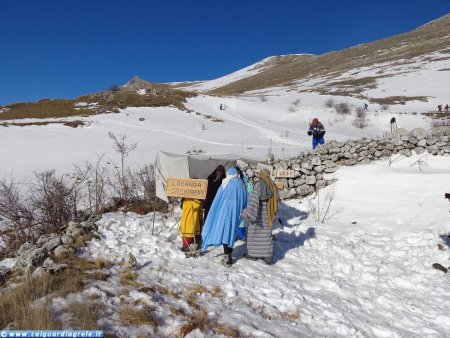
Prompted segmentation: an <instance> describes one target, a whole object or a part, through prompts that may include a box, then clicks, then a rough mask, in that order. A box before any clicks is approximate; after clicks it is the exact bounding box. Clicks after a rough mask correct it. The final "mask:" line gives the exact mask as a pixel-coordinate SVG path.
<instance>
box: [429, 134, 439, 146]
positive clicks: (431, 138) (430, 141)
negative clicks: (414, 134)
mask: <svg viewBox="0 0 450 338" xmlns="http://www.w3.org/2000/svg"><path fill="white" fill-rule="evenodd" d="M438 141H439V139H438V138H437V137H436V136H430V137H428V138H427V145H429V146H432V145H433V144H436V143H437V142H438Z"/></svg>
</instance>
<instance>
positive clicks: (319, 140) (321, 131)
mask: <svg viewBox="0 0 450 338" xmlns="http://www.w3.org/2000/svg"><path fill="white" fill-rule="evenodd" d="M308 135H309V136H312V147H313V149H316V147H317V145H318V144H324V143H325V140H324V139H323V136H324V135H325V127H324V126H323V124H322V123H321V122H319V120H318V119H317V118H314V119H313V120H312V123H311V124H310V125H309V130H308Z"/></svg>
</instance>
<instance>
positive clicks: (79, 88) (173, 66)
mask: <svg viewBox="0 0 450 338" xmlns="http://www.w3.org/2000/svg"><path fill="white" fill-rule="evenodd" d="M449 12H450V1H449V0H371V1H364V0H339V1H338V0H333V1H332V0H321V1H313V0H311V1H302V0H297V1H294V0H278V1H275V0H274V1H269V0H223V1H215V0H179V1H174V0H147V1H144V0H128V1H125V0H118V1H113V0H111V1H104V0H91V1H84V0H77V1H74V0H58V1H56V0H0V105H2V104H8V103H12V102H18V101H31V100H38V99H41V98H49V97H51V98H74V97H76V96H79V95H82V94H85V93H89V92H97V91H100V90H104V89H107V88H109V87H111V86H112V85H121V84H123V83H125V82H126V81H127V80H128V79H130V78H131V77H132V76H134V75H140V76H141V77H142V78H144V79H146V80H149V81H153V82H171V81H187V80H189V81H192V80H203V79H214V78H217V77H220V76H223V75H226V74H228V73H231V72H233V71H235V70H238V69H240V68H243V67H246V66H248V65H250V64H252V63H254V62H257V61H259V60H261V59H263V58H265V57H268V56H272V55H280V54H293V53H313V54H321V53H325V52H328V51H331V50H339V49H343V48H347V47H350V46H353V45H356V44H359V43H364V42H370V41H374V40H377V39H380V38H384V37H388V36H391V35H395V34H399V33H403V32H406V31H409V30H412V29H414V28H416V27H418V26H420V25H422V24H424V23H426V22H429V21H431V20H433V19H436V18H438V17H440V16H442V15H445V14H447V13H449Z"/></svg>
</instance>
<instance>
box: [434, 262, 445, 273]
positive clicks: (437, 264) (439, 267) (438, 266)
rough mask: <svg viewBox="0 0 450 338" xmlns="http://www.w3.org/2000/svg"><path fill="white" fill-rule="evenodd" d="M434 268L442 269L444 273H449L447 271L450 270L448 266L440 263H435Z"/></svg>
mask: <svg viewBox="0 0 450 338" xmlns="http://www.w3.org/2000/svg"><path fill="white" fill-rule="evenodd" d="M433 268H435V269H436V270H441V271H442V272H443V273H447V271H448V269H447V268H446V267H444V266H442V265H441V264H439V263H434V264H433Z"/></svg>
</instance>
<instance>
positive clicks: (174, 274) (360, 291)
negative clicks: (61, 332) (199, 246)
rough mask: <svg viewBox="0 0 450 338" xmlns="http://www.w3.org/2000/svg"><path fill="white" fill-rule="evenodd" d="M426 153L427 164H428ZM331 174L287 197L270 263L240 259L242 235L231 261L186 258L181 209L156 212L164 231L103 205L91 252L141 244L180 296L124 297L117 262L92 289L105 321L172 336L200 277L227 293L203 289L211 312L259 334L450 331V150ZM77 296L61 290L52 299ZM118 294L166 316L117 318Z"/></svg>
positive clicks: (145, 275) (155, 272)
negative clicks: (150, 321) (320, 184)
mask: <svg viewBox="0 0 450 338" xmlns="http://www.w3.org/2000/svg"><path fill="white" fill-rule="evenodd" d="M418 159H421V160H423V161H425V162H426V163H427V164H428V166H426V167H422V169H421V170H419V167H418V166H417V165H415V164H414V163H415V162H416V161H417V160H418ZM328 178H329V179H332V178H334V179H337V181H336V183H335V184H333V185H331V186H329V187H327V188H325V189H323V190H321V191H320V195H319V197H317V196H316V197H315V198H314V199H310V200H308V199H305V200H290V201H287V202H285V203H283V204H282V206H281V210H280V212H279V214H278V217H279V218H280V219H281V224H276V225H275V227H274V235H275V242H274V261H275V263H274V264H273V265H271V266H268V265H266V264H265V263H263V262H262V261H250V260H246V259H245V258H243V254H244V253H245V252H246V249H245V243H244V242H241V241H240V242H238V243H237V245H236V246H235V250H234V252H233V256H234V258H235V260H236V263H235V264H234V265H233V266H232V267H231V268H226V267H223V266H222V265H221V264H220V263H219V261H220V258H221V253H222V250H221V248H218V249H210V250H209V251H208V252H207V253H206V254H205V255H203V256H201V257H199V258H189V259H186V258H185V257H184V256H183V254H182V253H181V252H180V251H179V247H180V245H181V240H180V237H179V235H178V230H177V224H178V223H177V221H178V220H179V212H180V211H179V209H177V210H175V214H174V215H173V216H171V217H169V219H167V218H165V217H164V215H161V214H157V215H156V219H155V229H154V233H155V235H152V234H151V232H152V215H147V216H139V215H136V214H128V215H125V214H123V213H109V214H106V215H104V216H103V218H102V219H101V220H100V221H99V222H98V223H97V224H98V225H99V232H100V234H101V239H99V240H93V241H91V242H90V243H89V246H88V248H87V249H86V250H85V252H84V255H86V256H87V257H90V258H93V259H95V258H105V259H110V260H112V261H113V262H116V263H117V264H120V263H124V262H126V261H127V259H128V255H129V253H132V254H133V255H134V256H135V257H136V259H137V261H138V266H137V268H136V271H137V273H138V279H137V281H138V282H140V283H141V284H142V285H144V286H147V287H152V286H155V285H161V286H164V287H165V288H167V289H169V290H172V291H173V292H174V293H176V294H178V295H179V297H178V298H177V297H171V296H169V295H165V296H161V295H160V296H159V298H158V297H156V298H155V296H154V297H149V294H148V293H146V292H144V291H139V289H138V290H134V291H132V292H130V293H129V295H127V296H124V297H122V298H120V297H119V296H118V295H117V293H118V292H119V290H120V289H121V288H123V286H121V285H120V283H119V280H118V278H117V274H118V267H117V265H114V266H113V267H111V268H110V272H111V274H112V277H111V278H110V279H109V280H108V281H106V282H92V284H91V285H90V288H89V289H87V290H85V291H83V292H84V293H86V292H88V293H91V294H97V295H98V297H97V298H99V299H100V300H99V301H100V302H101V304H102V305H104V306H105V307H106V309H107V310H105V312H104V313H105V315H104V316H105V317H104V318H102V322H103V323H107V324H108V325H109V327H110V328H113V329H114V331H116V332H119V333H120V334H121V335H124V336H133V335H138V334H143V333H144V332H147V333H148V332H152V334H155V335H174V334H175V332H176V330H177V329H178V328H179V327H180V325H182V324H183V320H182V319H180V318H179V317H176V316H174V315H173V314H171V313H170V311H169V307H170V306H172V307H177V308H186V306H187V304H186V301H185V300H184V298H185V297H186V295H187V292H188V291H189V290H190V289H191V288H193V287H195V286H198V285H202V286H204V287H205V288H206V289H208V290H211V289H212V288H213V287H218V288H219V289H220V292H221V294H222V295H221V296H219V297H217V296H213V295H212V293H211V294H210V293H208V292H206V293H203V292H200V293H198V294H197V295H196V297H197V302H198V304H199V306H201V307H202V308H204V309H205V311H206V312H207V313H208V316H209V317H210V318H212V319H214V320H217V321H219V322H220V323H224V324H226V325H228V326H231V327H233V328H238V329H239V331H240V333H241V334H243V335H248V336H250V337H299V336H301V337H303V336H304V337H322V336H323V337H329V336H333V337H409V336H420V337H425V336H427V337H446V336H448V335H449V334H450V324H449V320H448V319H449V318H448V316H447V315H446V313H448V312H449V311H450V290H449V288H448V282H449V280H448V277H447V275H444V274H443V273H442V272H441V271H438V270H435V269H433V268H432V264H433V263H435V262H439V263H441V264H443V265H444V266H447V265H448V248H447V249H446V250H444V251H441V250H439V249H438V244H439V243H442V244H443V245H444V246H445V245H446V244H445V243H447V245H448V241H444V239H443V238H445V235H446V234H447V233H448V231H449V230H448V226H449V211H448V210H449V205H448V201H447V200H445V199H444V198H443V193H444V191H443V190H444V189H445V187H443V185H442V184H443V182H449V181H450V158H449V157H432V156H430V157H419V156H414V157H411V158H406V157H404V158H401V159H399V160H398V161H396V162H394V163H391V165H389V163H388V161H380V162H376V163H375V164H371V165H361V166H356V167H344V168H340V169H339V170H338V171H337V172H335V173H334V174H331V175H329V176H328ZM425 187H426V188H425ZM332 190H334V192H335V199H334V200H333V201H332V202H331V208H330V212H329V214H328V216H329V218H328V219H327V220H326V221H325V223H321V222H318V221H316V219H317V214H316V213H317V210H319V213H320V217H319V218H320V219H321V218H322V216H323V215H324V214H323V213H324V210H325V209H326V200H327V198H328V196H329V193H330V192H331V191H332ZM317 198H320V206H319V208H317V207H316V208H315V209H316V213H314V211H313V208H312V206H317ZM160 232H161V233H160ZM159 233H160V234H159ZM158 234H159V235H158ZM141 290H144V289H141ZM119 299H122V300H121V301H119ZM155 299H157V300H156V303H155ZM70 301H71V300H70V297H69V298H67V299H65V300H63V299H58V300H56V301H55V303H54V306H55V307H56V308H60V307H61V306H62V305H61V304H63V305H64V304H65V306H67V303H68V302H70ZM118 302H119V303H118ZM120 302H122V304H123V303H129V304H148V305H152V306H156V308H157V310H156V314H157V317H158V318H160V319H162V318H164V320H162V324H161V325H160V327H159V328H158V329H156V331H152V330H155V329H153V328H152V329H150V328H144V327H140V328H136V327H130V326H124V325H123V324H121V322H120V321H119V320H118V319H117V318H115V317H114V315H112V313H114V311H112V310H114V309H117V306H118V304H120ZM146 330H147V331H146ZM149 330H150V331H149ZM191 336H193V337H197V336H201V337H202V336H203V335H202V333H200V332H197V331H196V332H193V333H191ZM206 336H208V335H206Z"/></svg>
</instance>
